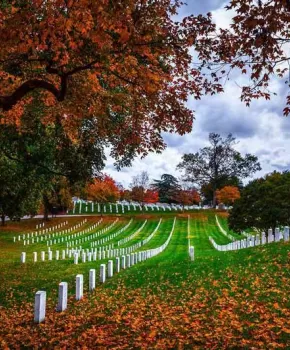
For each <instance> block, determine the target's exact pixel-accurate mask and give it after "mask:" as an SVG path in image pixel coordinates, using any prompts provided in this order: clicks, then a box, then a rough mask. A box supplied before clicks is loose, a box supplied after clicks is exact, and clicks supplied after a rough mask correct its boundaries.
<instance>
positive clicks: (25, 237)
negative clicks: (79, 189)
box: [13, 219, 87, 245]
mask: <svg viewBox="0 0 290 350" xmlns="http://www.w3.org/2000/svg"><path fill="white" fill-rule="evenodd" d="M86 222H87V219H84V220H82V221H81V222H80V223H78V224H76V225H74V226H72V227H70V228H67V229H65V230H62V231H59V232H53V233H52V231H53V230H52V228H49V229H46V230H42V231H38V232H37V231H36V232H30V233H26V234H25V233H23V234H22V235H18V239H17V237H16V236H14V237H13V242H14V243H17V242H20V241H21V240H22V241H23V245H29V244H35V243H40V242H43V241H47V240H49V239H51V238H54V237H61V236H63V235H65V234H68V233H70V232H73V231H75V230H77V229H79V228H80V227H81V226H83V225H84V224H85V223H86ZM67 224H68V222H67V221H65V222H63V223H61V224H59V225H57V226H55V227H54V228H53V229H60V228H61V227H63V226H64V225H67ZM49 232H51V233H49Z"/></svg>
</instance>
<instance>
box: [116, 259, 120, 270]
mask: <svg viewBox="0 0 290 350" xmlns="http://www.w3.org/2000/svg"><path fill="white" fill-rule="evenodd" d="M119 272H120V258H116V273H119Z"/></svg>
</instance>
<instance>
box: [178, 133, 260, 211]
mask: <svg viewBox="0 0 290 350" xmlns="http://www.w3.org/2000/svg"><path fill="white" fill-rule="evenodd" d="M209 142H210V146H207V147H204V148H202V149H200V150H199V152H196V153H188V154H184V155H183V157H182V161H181V162H180V163H179V164H178V166H177V168H178V169H180V170H181V171H184V180H185V181H189V182H193V183H197V184H198V185H199V186H205V185H208V184H210V187H211V191H212V200H213V205H214V206H215V204H216V203H215V199H216V197H215V195H216V190H217V189H218V188H219V186H220V185H221V184H222V183H225V179H229V180H231V179H234V178H238V179H242V178H246V177H248V176H251V175H252V174H253V173H255V172H256V171H258V170H261V167H260V163H259V162H258V158H257V157H256V156H254V155H251V154H246V155H245V156H244V157H243V156H242V155H241V154H240V152H238V151H237V150H235V149H234V145H235V144H236V142H235V138H234V137H233V136H232V135H231V134H229V135H228V136H227V137H226V138H225V139H223V138H222V137H221V136H220V135H219V134H215V133H210V134H209Z"/></svg>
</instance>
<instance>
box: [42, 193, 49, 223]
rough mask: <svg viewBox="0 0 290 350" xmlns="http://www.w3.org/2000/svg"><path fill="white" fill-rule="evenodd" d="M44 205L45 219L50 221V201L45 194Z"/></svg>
mask: <svg viewBox="0 0 290 350" xmlns="http://www.w3.org/2000/svg"><path fill="white" fill-rule="evenodd" d="M43 206H44V213H43V220H44V221H48V220H49V219H48V215H49V201H48V198H47V196H46V195H45V194H44V195H43Z"/></svg>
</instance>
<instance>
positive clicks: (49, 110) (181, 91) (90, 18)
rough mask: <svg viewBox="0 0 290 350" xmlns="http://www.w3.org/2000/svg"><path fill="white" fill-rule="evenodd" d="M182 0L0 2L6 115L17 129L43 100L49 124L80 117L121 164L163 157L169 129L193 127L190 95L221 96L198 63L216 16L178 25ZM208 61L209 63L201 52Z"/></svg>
mask: <svg viewBox="0 0 290 350" xmlns="http://www.w3.org/2000/svg"><path fill="white" fill-rule="evenodd" d="M181 5H182V2H181V1H179V0H174V1H172V0H156V1H151V0H123V1H111V0H97V1H92V0H79V1H74V0H46V1H43V0H25V1H24V0H12V1H4V2H3V1H2V2H1V4H0V37H1V47H0V80H1V84H0V115H1V114H2V117H3V121H4V122H5V123H13V124H17V123H18V121H19V119H21V117H22V115H23V111H24V110H25V107H26V106H27V105H29V104H33V103H34V101H35V100H38V101H39V100H41V101H43V103H44V105H45V108H44V110H43V120H44V122H49V121H54V120H55V118H57V117H58V118H59V116H61V122H62V123H63V124H64V125H65V126H66V127H67V128H69V129H70V130H71V134H72V135H73V131H74V130H76V128H77V126H78V125H79V124H80V123H81V121H82V120H84V119H87V120H90V121H91V123H92V124H93V125H94V128H93V129H92V130H91V133H95V134H98V135H99V137H100V138H101V139H102V140H105V141H107V142H109V143H110V144H111V146H112V147H111V153H112V156H114V157H115V159H116V160H117V161H118V164H121V165H128V164H129V162H130V159H132V158H133V156H134V155H136V154H142V155H145V154H147V153H148V152H149V151H152V150H156V151H161V150H162V149H163V148H164V147H165V144H164V142H163V139H162V136H161V133H162V131H168V132H178V133H179V134H184V133H186V132H189V131H190V130H191V127H192V121H193V112H192V111H191V110H189V108H188V107H187V106H186V101H187V98H188V96H190V95H192V96H194V97H195V98H197V99H199V98H200V96H201V95H202V94H203V93H215V92H218V91H221V89H222V88H221V86H220V85H219V84H215V83H213V84H210V83H209V81H208V80H207V78H205V77H203V76H202V74H201V73H200V71H199V70H198V69H196V68H194V67H192V65H191V61H192V56H191V54H190V48H191V47H192V45H194V44H195V43H196V42H197V41H198V42H199V43H202V42H203V41H206V40H207V36H208V35H209V33H211V32H212V31H213V29H214V25H213V24H212V23H211V17H210V15H208V16H202V15H198V16H193V15H192V16H188V17H185V18H183V19H182V20H181V21H180V22H179V21H176V20H174V19H173V17H174V15H175V14H176V13H177V10H178V8H179V7H180V6H181ZM199 56H200V58H202V57H203V54H202V53H201V54H200V55H199Z"/></svg>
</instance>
